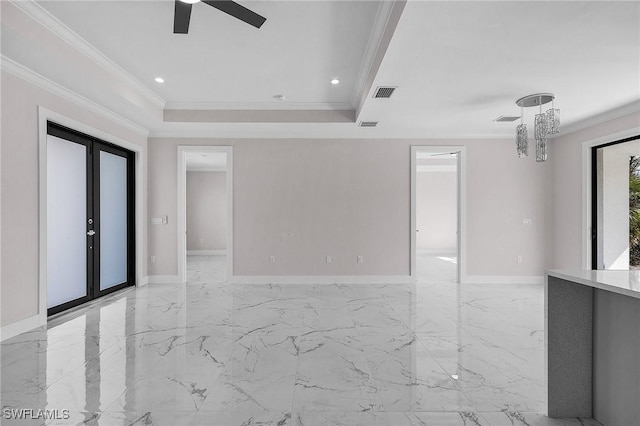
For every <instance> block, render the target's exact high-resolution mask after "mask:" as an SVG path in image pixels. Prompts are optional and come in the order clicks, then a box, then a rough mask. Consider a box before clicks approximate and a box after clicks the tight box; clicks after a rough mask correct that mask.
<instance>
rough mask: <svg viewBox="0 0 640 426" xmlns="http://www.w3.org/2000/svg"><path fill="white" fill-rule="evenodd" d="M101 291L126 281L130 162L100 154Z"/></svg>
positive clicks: (113, 155) (102, 152) (104, 153)
mask: <svg viewBox="0 0 640 426" xmlns="http://www.w3.org/2000/svg"><path fill="white" fill-rule="evenodd" d="M99 190H100V222H99V223H100V230H99V233H100V235H99V239H100V291H102V290H106V289H108V288H110V287H113V286H116V285H120V284H123V283H125V282H126V281H127V259H128V253H127V248H128V247H127V159H126V158H125V157H121V156H119V155H115V154H111V153H109V152H105V151H100V189H99Z"/></svg>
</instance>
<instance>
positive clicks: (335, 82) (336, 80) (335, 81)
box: [331, 78, 340, 84]
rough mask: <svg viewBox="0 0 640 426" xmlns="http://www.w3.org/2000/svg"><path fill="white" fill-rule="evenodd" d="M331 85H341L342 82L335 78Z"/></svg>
mask: <svg viewBox="0 0 640 426" xmlns="http://www.w3.org/2000/svg"><path fill="white" fill-rule="evenodd" d="M331 84H340V80H338V79H337V78H334V79H332V80H331Z"/></svg>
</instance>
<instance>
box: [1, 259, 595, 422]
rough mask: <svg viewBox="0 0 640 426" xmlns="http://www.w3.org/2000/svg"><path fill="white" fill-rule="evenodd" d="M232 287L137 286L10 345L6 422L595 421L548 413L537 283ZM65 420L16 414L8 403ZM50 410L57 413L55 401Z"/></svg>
mask: <svg viewBox="0 0 640 426" xmlns="http://www.w3.org/2000/svg"><path fill="white" fill-rule="evenodd" d="M420 261H421V264H420V268H419V271H421V272H422V273H426V272H430V275H428V276H427V275H425V276H424V278H423V279H421V280H420V282H419V283H418V284H416V285H400V284H389V285H306V284H305V285H303V284H300V285H279V284H272V285H240V286H231V285H228V284H225V283H224V278H223V277H224V258H222V257H204V256H203V257H193V258H190V259H189V271H190V272H189V283H188V284H186V285H148V286H146V287H142V288H139V289H129V290H125V291H124V292H121V293H118V294H115V295H112V296H110V297H108V298H106V299H104V300H101V301H99V302H94V303H92V304H91V305H89V306H87V307H85V308H82V309H79V310H77V311H75V312H70V313H66V314H64V315H62V316H59V317H57V318H55V319H53V320H51V321H50V324H49V326H48V328H47V329H38V330H35V331H32V332H29V333H25V334H23V335H20V336H17V337H15V338H12V339H10V340H8V341H6V342H4V343H2V345H1V357H2V358H1V362H2V376H1V379H0V380H1V382H0V383H1V392H2V408H3V413H2V415H3V417H4V418H2V421H1V423H2V424H3V425H4V424H18V425H31V424H65V425H66V424H90V425H94V424H99V425H151V424H153V425H171V426H180V425H279V426H283V425H392V426H403V425H425V424H426V425H436V426H441V425H442V426H444V425H497V426H502V425H531V426H533V425H579V424H583V425H598V424H599V423H597V422H595V421H593V420H579V419H569V420H564V421H558V420H552V419H548V418H546V417H545V416H544V415H543V414H541V413H543V412H544V411H545V404H546V403H545V377H544V353H543V345H544V332H543V288H542V286H540V285H456V284H455V283H454V282H453V273H454V270H455V265H454V263H452V261H454V259H450V258H446V257H444V258H436V257H421V260H420ZM11 409H33V410H34V413H37V411H35V410H38V409H42V410H58V412H55V411H53V414H57V417H64V414H65V413H66V412H63V411H62V410H69V416H70V418H69V419H57V420H56V419H53V420H47V421H44V420H33V421H29V420H10V419H8V418H7V415H6V414H7V413H8V411H7V410H11ZM48 413H52V411H48Z"/></svg>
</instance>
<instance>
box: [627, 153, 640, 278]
mask: <svg viewBox="0 0 640 426" xmlns="http://www.w3.org/2000/svg"><path fill="white" fill-rule="evenodd" d="M629 266H630V267H631V269H640V157H631V160H630V161H629Z"/></svg>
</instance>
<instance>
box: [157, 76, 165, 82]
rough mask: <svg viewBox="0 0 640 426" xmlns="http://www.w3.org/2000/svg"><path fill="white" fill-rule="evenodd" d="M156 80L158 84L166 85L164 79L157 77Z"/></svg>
mask: <svg viewBox="0 0 640 426" xmlns="http://www.w3.org/2000/svg"><path fill="white" fill-rule="evenodd" d="M155 80H156V83H164V78H162V77H156V78H155Z"/></svg>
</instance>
